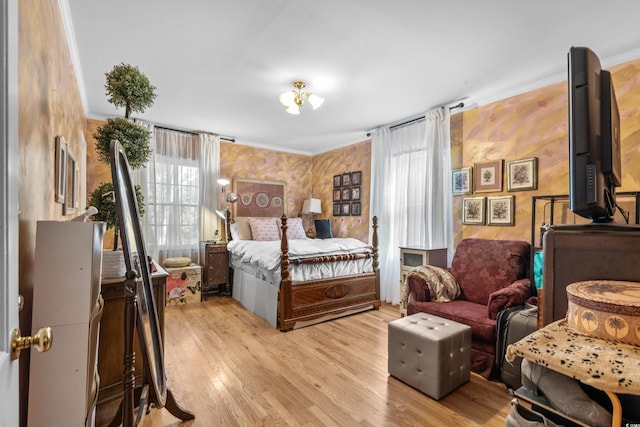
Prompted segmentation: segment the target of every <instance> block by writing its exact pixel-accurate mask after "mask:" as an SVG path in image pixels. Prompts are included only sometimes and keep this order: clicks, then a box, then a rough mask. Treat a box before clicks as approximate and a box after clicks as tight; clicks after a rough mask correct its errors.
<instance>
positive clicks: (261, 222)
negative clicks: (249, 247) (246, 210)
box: [249, 218, 280, 241]
mask: <svg viewBox="0 0 640 427" xmlns="http://www.w3.org/2000/svg"><path fill="white" fill-rule="evenodd" d="M249 225H250V226H251V235H252V236H253V240H259V241H264V240H280V232H279V231H278V226H277V225H276V222H275V221H274V220H273V218H249Z"/></svg>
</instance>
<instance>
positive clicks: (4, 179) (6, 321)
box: [0, 0, 31, 427]
mask: <svg viewBox="0 0 640 427" xmlns="http://www.w3.org/2000/svg"><path fill="white" fill-rule="evenodd" d="M1 3H2V5H1V6H0V28H2V29H0V50H1V51H2V64H3V66H2V69H1V70H0V85H1V86H0V396H2V398H1V399H0V426H2V427H4V426H6V427H11V426H17V425H18V424H19V416H18V402H19V399H18V361H17V360H15V361H12V360H11V331H13V329H14V328H18V174H17V172H18V171H17V169H18V0H7V1H2V2H1ZM29 332H31V331H27V335H28V334H29Z"/></svg>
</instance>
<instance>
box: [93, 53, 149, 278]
mask: <svg viewBox="0 0 640 427" xmlns="http://www.w3.org/2000/svg"><path fill="white" fill-rule="evenodd" d="M105 76H106V83H105V89H106V94H107V96H108V99H109V102H110V103H111V104H113V105H115V106H116V107H124V108H125V113H124V118H109V119H107V121H106V123H104V124H103V125H101V126H99V127H98V129H97V130H96V132H95V133H94V134H93V137H94V139H95V141H96V153H97V156H98V160H99V161H100V162H102V163H105V164H107V165H108V164H110V162H111V155H110V145H111V141H112V140H118V141H119V142H120V144H121V145H122V147H123V148H124V151H125V153H126V155H127V160H128V162H129V166H130V167H131V169H138V168H140V167H142V166H144V165H145V164H146V163H147V161H148V160H149V155H150V154H151V145H150V141H151V133H150V132H149V131H148V130H147V129H145V128H144V127H142V126H140V125H139V124H137V123H135V122H134V121H132V120H130V119H129V116H130V114H131V113H134V112H140V113H142V112H144V111H145V110H146V109H147V108H148V107H150V106H152V105H153V103H154V101H155V98H156V94H155V89H156V88H155V86H153V85H152V84H151V83H150V82H149V79H148V78H147V77H146V76H145V75H144V74H143V73H142V72H141V71H140V70H139V69H138V67H135V66H132V65H128V64H120V65H116V66H114V67H113V69H112V70H111V71H110V72H108V73H106V74H105ZM135 191H136V199H137V201H138V209H139V214H140V216H142V215H143V214H144V197H143V196H142V193H141V191H140V187H139V186H136V189H135ZM89 205H90V206H95V207H96V208H97V209H98V213H97V214H95V215H94V216H93V219H94V220H96V221H104V222H105V223H106V225H107V229H109V228H113V229H114V230H115V235H114V241H113V252H111V251H109V252H111V253H109V252H104V254H103V255H105V256H104V259H105V266H107V264H115V265H119V266H120V267H122V266H123V265H124V260H123V257H122V254H121V251H120V253H118V251H117V249H118V227H117V215H116V204H115V199H114V193H113V184H112V183H110V182H106V183H102V184H100V185H99V186H98V188H96V189H95V190H94V191H93V192H91V195H90V197H89ZM107 255H108V256H107ZM107 258H109V259H114V258H115V259H116V261H107ZM120 260H122V262H120ZM104 270H105V269H104V268H103V275H104V277H119V276H121V275H122V271H120V272H119V273H117V272H116V273H108V272H107V273H106V274H104ZM116 270H117V269H116ZM114 274H115V275H114Z"/></svg>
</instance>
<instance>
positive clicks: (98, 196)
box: [89, 182, 144, 251]
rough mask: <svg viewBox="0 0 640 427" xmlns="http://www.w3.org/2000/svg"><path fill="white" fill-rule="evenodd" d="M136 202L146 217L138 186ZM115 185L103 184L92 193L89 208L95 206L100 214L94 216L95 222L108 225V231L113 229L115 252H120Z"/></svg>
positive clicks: (140, 211) (141, 213) (140, 212)
mask: <svg viewBox="0 0 640 427" xmlns="http://www.w3.org/2000/svg"><path fill="white" fill-rule="evenodd" d="M135 189H136V200H137V202H138V213H139V214H140V216H141V217H142V216H143V215H144V196H143V195H142V191H140V186H139V185H136V186H135ZM114 194H115V193H114V192H113V184H112V183H110V182H103V183H102V184H100V186H99V187H98V188H96V189H95V190H93V191H92V192H91V196H90V197H89V206H95V207H96V209H98V213H96V214H95V215H93V217H92V218H93V220H94V221H103V222H104V223H105V224H106V225H107V230H108V229H110V228H113V229H114V230H115V235H114V238H113V250H114V251H116V250H118V227H117V225H118V214H117V213H116V203H115V199H114Z"/></svg>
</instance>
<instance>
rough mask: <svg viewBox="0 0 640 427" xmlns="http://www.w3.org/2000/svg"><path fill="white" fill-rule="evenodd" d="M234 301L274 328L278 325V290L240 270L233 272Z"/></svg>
mask: <svg viewBox="0 0 640 427" xmlns="http://www.w3.org/2000/svg"><path fill="white" fill-rule="evenodd" d="M232 296H233V299H235V300H236V301H238V302H239V303H240V304H242V306H243V307H244V308H246V309H247V310H249V311H251V312H252V313H254V314H256V315H258V316H260V317H261V318H263V319H265V320H266V321H267V322H269V324H270V325H271V326H273V327H274V328H276V327H277V324H278V288H277V287H276V286H274V285H273V284H271V283H269V282H267V281H265V280H261V279H258V278H257V277H255V276H254V275H252V274H250V273H246V272H244V271H242V270H240V269H238V268H236V269H234V270H233V292H232Z"/></svg>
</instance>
